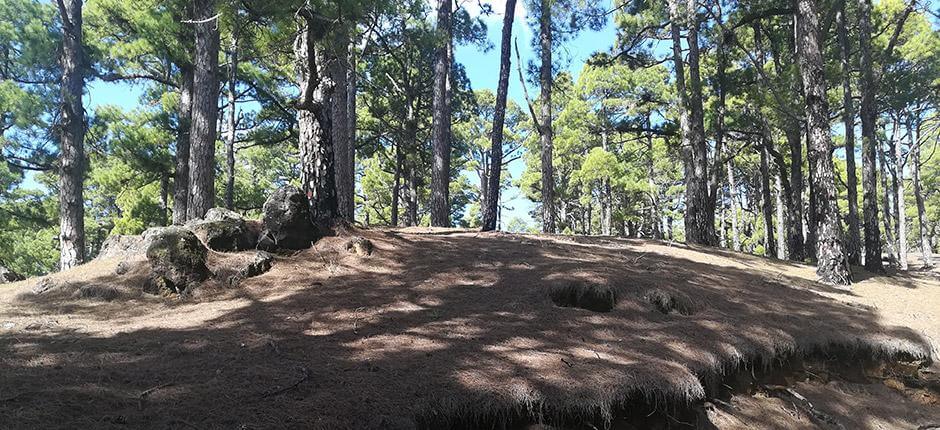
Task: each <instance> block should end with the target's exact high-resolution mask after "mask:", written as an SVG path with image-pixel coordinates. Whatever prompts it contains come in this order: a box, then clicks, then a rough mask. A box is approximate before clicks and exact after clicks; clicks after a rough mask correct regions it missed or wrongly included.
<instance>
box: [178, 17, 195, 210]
mask: <svg viewBox="0 0 940 430" xmlns="http://www.w3.org/2000/svg"><path fill="white" fill-rule="evenodd" d="M186 15H187V16H185V18H184V15H182V14H180V15H177V16H176V17H177V18H179V20H184V19H189V16H188V15H189V14H188V13H187V14H186ZM180 39H181V40H182V41H183V44H184V46H188V47H190V49H191V48H192V47H193V46H194V43H195V42H194V41H193V31H192V28H191V27H189V26H188V25H184V26H182V29H181V34H180ZM178 66H179V69H180V84H179V89H180V96H179V97H180V101H179V106H178V107H177V112H176V127H177V129H176V171H175V172H174V176H173V224H176V225H182V224H185V223H186V220H187V218H186V217H187V216H188V214H187V210H186V207H187V206H188V204H189V140H190V128H191V127H192V114H193V112H192V100H193V65H192V62H191V61H190V59H188V58H184V59H183V60H181V61H180V62H179V65H178Z"/></svg>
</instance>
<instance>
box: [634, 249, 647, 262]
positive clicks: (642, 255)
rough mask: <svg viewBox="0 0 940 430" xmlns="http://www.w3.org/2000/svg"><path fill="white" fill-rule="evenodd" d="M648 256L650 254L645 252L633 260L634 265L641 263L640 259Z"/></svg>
mask: <svg viewBox="0 0 940 430" xmlns="http://www.w3.org/2000/svg"><path fill="white" fill-rule="evenodd" d="M646 254H649V252H644V253H642V254H640V255H637V256H636V258H634V259H633V264H636V263H639V262H640V259H641V258H643V257H645V256H646Z"/></svg>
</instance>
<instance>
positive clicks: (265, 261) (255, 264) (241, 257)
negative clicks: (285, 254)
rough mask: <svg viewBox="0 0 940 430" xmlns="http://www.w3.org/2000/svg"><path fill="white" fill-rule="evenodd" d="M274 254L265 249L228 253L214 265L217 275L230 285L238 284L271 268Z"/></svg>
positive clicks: (217, 277)
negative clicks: (234, 253)
mask: <svg viewBox="0 0 940 430" xmlns="http://www.w3.org/2000/svg"><path fill="white" fill-rule="evenodd" d="M273 265H274V255H273V254H271V253H269V252H265V251H253V252H246V253H240V254H236V255H227V256H226V257H225V258H224V259H222V260H221V261H217V262H216V263H215V265H214V268H213V270H215V277H216V279H219V280H221V281H223V282H225V283H226V284H228V285H230V286H237V285H238V284H240V283H241V282H242V281H244V280H245V279H248V278H251V277H255V276H258V275H261V274H264V273H266V272H267V271H269V270H271V267H272V266H273Z"/></svg>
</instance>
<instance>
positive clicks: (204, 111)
mask: <svg viewBox="0 0 940 430" xmlns="http://www.w3.org/2000/svg"><path fill="white" fill-rule="evenodd" d="M215 11H216V9H215V1H214V0H195V2H194V8H193V18H194V19H195V20H196V21H197V23H196V24H193V25H195V28H196V51H195V61H194V64H195V67H194V73H193V107H192V111H193V114H192V130H191V134H190V140H189V147H190V153H189V203H188V204H187V205H186V213H187V218H188V219H198V218H202V217H203V216H204V215H205V214H206V212H207V211H208V210H209V209H211V208H212V207H213V206H215V141H216V138H217V131H218V128H217V127H218V117H219V108H218V103H219V76H218V73H219V27H218V18H216V19H211V18H212V17H213V16H215Z"/></svg>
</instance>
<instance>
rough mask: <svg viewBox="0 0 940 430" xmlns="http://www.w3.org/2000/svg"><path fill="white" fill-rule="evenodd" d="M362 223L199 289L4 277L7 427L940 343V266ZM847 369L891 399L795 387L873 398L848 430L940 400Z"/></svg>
mask: <svg viewBox="0 0 940 430" xmlns="http://www.w3.org/2000/svg"><path fill="white" fill-rule="evenodd" d="M354 233H355V234H357V235H360V236H362V237H364V238H366V239H368V240H370V241H371V242H372V244H373V245H374V249H373V252H372V254H371V255H360V254H357V253H354V252H349V251H347V250H346V244H347V242H348V241H349V237H334V238H327V239H323V240H321V241H320V242H318V243H317V245H316V246H315V247H314V248H312V249H309V250H306V251H301V252H298V253H295V254H291V255H281V256H279V257H278V260H277V262H276V263H275V266H274V268H273V269H272V270H271V271H270V272H268V273H266V274H264V275H262V276H259V277H256V278H250V279H247V280H245V281H244V282H243V283H242V284H241V285H240V286H239V287H238V288H225V287H224V286H222V285H214V286H209V287H207V288H203V289H201V290H197V292H196V295H195V297H193V298H192V299H191V300H185V301H180V300H169V299H166V298H162V297H155V296H150V295H146V294H137V295H131V294H127V295H123V296H121V298H120V299H119V300H113V299H112V300H110V301H107V300H103V299H101V298H99V297H95V296H94V295H91V296H90V297H86V296H82V295H81V294H78V295H75V294H72V295H59V296H56V297H55V299H52V298H51V297H52V296H48V295H46V294H43V295H38V296H37V295H34V294H32V293H30V288H31V287H32V285H33V284H35V280H31V281H26V282H21V283H16V284H13V285H12V286H9V287H8V286H4V287H0V423H4V424H0V427H4V426H6V424H5V423H12V425H11V426H12V427H16V428H40V427H41V428H57V427H61V428H200V429H208V428H324V429H334V428H412V427H415V426H419V427H420V426H424V427H432V428H440V427H457V426H459V427H465V428H474V427H477V426H478V425H482V424H487V425H488V426H492V425H493V424H500V423H501V422H503V421H513V420H514V419H515V420H517V421H518V420H522V421H545V422H564V423H572V422H578V420H584V421H585V422H601V423H607V422H609V423H616V422H617V417H618V416H619V415H618V414H622V413H625V412H627V413H629V412H630V407H631V405H634V404H640V403H642V404H645V405H652V406H653V408H654V409H653V411H654V412H655V411H657V410H659V411H660V412H661V413H665V412H667V411H668V410H669V407H667V406H666V405H675V404H692V403H698V404H703V402H705V401H707V400H709V399H710V398H711V396H712V395H713V393H711V391H713V385H714V384H712V383H709V382H707V381H720V380H721V377H720V376H721V375H722V374H724V373H727V372H733V371H734V370H733V369H735V368H736V367H739V366H743V365H746V364H747V363H753V362H755V361H758V362H763V363H768V365H767V366H770V365H772V364H773V363H775V360H776V359H779V358H780V357H799V356H802V355H804V354H810V353H812V354H814V355H820V354H822V355H823V356H824V355H825V354H827V353H831V354H835V353H836V352H837V351H856V352H857V351H863V352H864V354H861V355H862V356H865V357H869V356H873V355H875V356H879V357H883V358H887V357H891V356H896V355H898V354H900V355H904V356H906V357H908V358H909V359H913V358H917V357H927V356H929V355H930V354H931V352H933V355H934V357H937V355H938V351H940V349H938V347H937V344H938V341H940V324H938V321H937V320H936V318H937V316H936V309H938V308H940V303H938V300H940V283H938V281H937V280H936V278H934V277H932V276H929V275H916V276H905V277H891V278H888V277H870V276H865V277H866V278H867V279H865V280H864V281H862V282H861V283H859V284H857V285H856V286H855V287H854V288H853V289H852V290H850V291H845V290H840V289H836V288H832V287H826V286H822V285H819V284H817V283H815V282H814V281H812V279H813V273H812V269H811V268H809V267H806V266H801V265H796V264H791V263H786V262H775V261H771V260H766V259H762V258H757V257H751V256H744V255H739V254H732V253H727V252H723V251H715V250H708V252H707V253H706V252H700V251H699V250H696V249H690V248H688V247H685V246H680V245H673V244H668V243H663V242H650V241H639V240H621V239H611V238H584V237H561V236H558V237H546V236H520V235H506V234H480V233H474V232H466V231H462V232H461V231H452V230H440V229H435V230H430V229H409V230H362V231H355V232H354ZM117 264H118V261H115V260H108V261H96V262H93V263H90V264H86V265H84V266H81V267H79V268H77V269H74V270H72V271H69V272H67V273H62V274H58V275H54V276H52V277H53V278H58V279H67V280H68V282H70V283H72V284H74V285H77V286H82V285H104V286H110V287H112V288H115V289H117V290H120V291H135V290H136V289H138V288H140V287H142V286H140V285H138V283H139V282H140V280H139V279H138V278H139V277H134V276H118V275H114V271H113V269H114V267H115V266H116V265H117ZM573 282H575V283H579V284H589V285H590V284H593V285H600V286H605V287H608V288H610V289H611V290H613V291H614V293H615V294H616V304H615V306H614V308H613V309H612V310H611V311H610V312H592V311H590V310H585V309H579V308H577V307H558V306H556V305H554V304H553V303H552V300H551V297H550V291H551V290H552V288H553V287H555V286H557V285H559V284H571V283H573ZM664 297H665V299H664ZM670 298H671V299H672V300H671V301H670V300H669V299H670ZM663 303H666V304H669V303H672V307H673V308H669V307H668V306H665V307H664V306H662V304H663ZM931 306H932V307H931ZM663 309H665V312H664V311H663ZM680 310H681V312H680ZM702 381H706V382H704V383H703V382H702ZM803 382H805V381H803ZM793 383H794V384H797V383H800V381H794V382H793ZM836 383H837V384H840V383H842V382H840V380H836ZM845 383H852V384H861V385H864V386H865V387H875V388H871V389H870V390H871V393H873V394H871V395H872V396H874V397H872V399H874V400H873V402H874V403H872V404H873V405H875V406H879V405H880V406H879V407H875V408H870V409H865V407H864V405H865V404H863V403H857V402H858V401H857V400H855V399H856V398H857V397H859V395H856V394H852V395H848V394H846V393H847V392H848V393H854V392H855V391H852V390H854V389H855V388H853V387H851V386H842V385H832V386H830V385H831V382H818V381H817V382H815V384H816V385H814V386H813V387H816V388H812V387H809V386H806V387H802V386H799V385H797V386H795V387H791V388H792V389H793V390H795V391H797V392H799V393H801V395H803V396H806V397H807V398H810V397H811V396H815V395H817V394H818V395H819V396H820V398H825V399H828V400H826V401H827V402H828V403H827V404H826V405H825V406H826V408H825V410H827V411H831V412H830V413H831V414H836V413H837V412H836V411H839V410H848V411H853V412H852V413H851V414H849V415H851V416H852V417H853V418H852V419H857V420H858V421H852V422H851V423H847V424H846V428H857V427H854V426H853V425H852V423H856V422H858V423H878V422H886V423H888V425H889V427H891V425H890V424H891V423H911V424H912V425H913V424H916V425H917V426H920V425H927V424H931V423H932V422H931V421H929V420H931V419H935V418H934V417H936V412H937V410H936V405H935V404H934V405H920V404H916V405H915V406H912V408H913V410H915V411H924V412H922V413H921V415H922V416H920V417H918V416H914V415H915V414H914V413H913V412H910V411H909V410H906V409H897V410H895V409H891V408H885V407H884V406H883V405H884V403H883V401H884V399H885V398H884V396H886V395H896V396H901V397H902V400H903V401H906V402H914V401H915V400H914V398H913V397H910V396H907V397H904V396H903V393H902V391H899V389H900V390H903V389H906V388H905V387H901V388H898V389H893V388H891V387H888V385H886V384H880V385H879V384H877V383H871V381H863V382H845ZM846 387H848V388H846ZM884 387H887V391H885V389H883V388H884ZM817 388H818V390H819V391H818V393H817V392H816V391H814V390H815V389H817ZM866 389H868V388H866ZM826 390H829V391H826ZM866 395H867V394H866ZM760 396H761V395H760V393H759V392H757V391H755V392H754V393H750V392H744V393H739V394H738V395H737V397H732V398H730V402H731V404H734V403H733V402H735V401H736V402H738V405H739V406H738V408H739V409H741V410H743V411H751V412H748V413H750V414H751V415H753V420H756V421H747V422H749V423H751V424H750V425H751V427H750V428H753V427H772V425H771V424H770V423H771V421H774V422H776V420H777V419H778V418H777V417H775V416H774V414H772V413H763V412H761V411H762V410H776V411H782V413H785V412H786V410H789V409H787V405H786V401H785V400H781V399H779V398H777V397H768V396H765V397H766V398H767V399H772V400H767V401H764V400H763V399H761V398H760ZM879 396H880V397H879ZM894 400H897V399H894ZM768 402H771V403H768ZM774 402H776V406H775V405H774V404H772V403H774ZM781 402H782V403H781ZM853 402H856V403H853ZM814 404H815V403H814ZM912 404H913V403H912ZM751 405H753V408H756V409H752V406H751ZM906 405H907V404H906ZM774 408H776V409H774ZM840 408H841V409H840ZM790 409H792V408H790ZM633 412H635V411H633ZM931 414H932V415H931ZM894 415H899V416H894ZM901 415H903V416H901ZM741 416H742V417H743V416H745V415H744V414H742V415H741ZM785 418H786V417H779V419H785ZM790 418H791V419H794V420H797V418H794V415H792V414H791V415H790ZM715 420H716V421H717V420H718V418H717V417H716V418H715ZM761 420H766V421H761ZM878 420H882V421H878ZM781 422H782V423H783V424H782V427H780V428H798V427H799V426H800V425H799V424H795V423H799V422H800V421H798V420H797V421H790V422H787V421H781ZM934 422H935V421H934ZM673 424H674V425H676V426H681V424H678V423H673ZM765 424H766V425H765ZM811 425H814V424H812V423H807V426H811ZM865 426H868V424H865ZM725 427H727V428H733V427H732V425H731V424H728V425H727V426H725ZM725 427H720V428H725ZM901 427H903V426H901ZM488 428H489V427H488ZM622 428H629V427H622ZM870 428H878V427H877V426H876V425H872V426H871V427H870ZM895 428H897V427H895ZM915 428H916V426H915Z"/></svg>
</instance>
